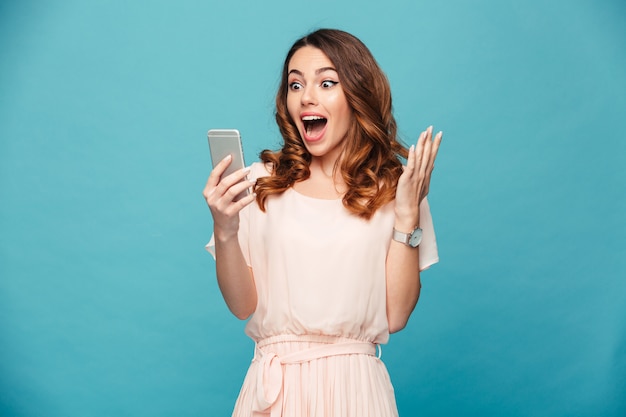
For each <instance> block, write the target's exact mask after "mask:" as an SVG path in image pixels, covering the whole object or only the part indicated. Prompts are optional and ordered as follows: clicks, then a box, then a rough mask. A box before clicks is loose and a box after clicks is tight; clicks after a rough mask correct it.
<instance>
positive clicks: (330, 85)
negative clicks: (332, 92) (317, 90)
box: [321, 80, 339, 88]
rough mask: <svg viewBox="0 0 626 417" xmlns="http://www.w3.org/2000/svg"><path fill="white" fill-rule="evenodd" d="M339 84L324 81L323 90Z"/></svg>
mask: <svg viewBox="0 0 626 417" xmlns="http://www.w3.org/2000/svg"><path fill="white" fill-rule="evenodd" d="M337 84H339V83H338V82H337V81H331V80H325V81H322V84H321V86H322V88H331V87H333V86H335V85H337Z"/></svg>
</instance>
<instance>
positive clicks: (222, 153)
mask: <svg viewBox="0 0 626 417" xmlns="http://www.w3.org/2000/svg"><path fill="white" fill-rule="evenodd" d="M208 137H209V149H210V151H211V161H212V163H213V168H215V165H217V164H218V163H219V162H220V161H221V160H222V159H224V158H226V156H227V155H231V156H232V158H233V159H232V162H231V163H230V165H229V166H228V168H226V171H224V173H223V174H222V177H226V176H228V175H230V174H232V173H233V172H235V171H237V170H238V169H242V168H244V167H245V166H246V165H245V163H244V160H243V147H242V146H241V134H239V131H238V130H237V129H211V130H209V133H208ZM248 194H250V190H249V189H248V188H246V189H245V190H244V191H243V192H241V193H240V194H239V195H238V196H237V197H235V201H237V200H240V199H242V198H243V197H245V196H247V195H248Z"/></svg>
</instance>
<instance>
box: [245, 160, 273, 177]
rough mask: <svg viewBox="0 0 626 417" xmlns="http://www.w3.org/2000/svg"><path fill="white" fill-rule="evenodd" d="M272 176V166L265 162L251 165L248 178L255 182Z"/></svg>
mask: <svg viewBox="0 0 626 417" xmlns="http://www.w3.org/2000/svg"><path fill="white" fill-rule="evenodd" d="M270 175H272V165H271V164H269V163H263V162H254V163H253V164H252V165H250V174H248V178H249V179H250V180H255V179H257V178H262V177H268V176H270Z"/></svg>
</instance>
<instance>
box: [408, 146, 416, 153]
mask: <svg viewBox="0 0 626 417" xmlns="http://www.w3.org/2000/svg"><path fill="white" fill-rule="evenodd" d="M414 151H415V145H411V147H410V148H409V153H411V152H414Z"/></svg>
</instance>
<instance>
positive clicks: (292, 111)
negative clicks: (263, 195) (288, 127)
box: [287, 94, 299, 122]
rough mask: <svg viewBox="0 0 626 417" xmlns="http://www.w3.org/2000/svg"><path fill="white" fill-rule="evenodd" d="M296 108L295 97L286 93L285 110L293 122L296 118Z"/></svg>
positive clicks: (297, 107)
mask: <svg viewBox="0 0 626 417" xmlns="http://www.w3.org/2000/svg"><path fill="white" fill-rule="evenodd" d="M298 109H299V106H298V99H297V97H294V95H293V94H287V112H288V113H289V116H291V118H292V119H293V121H294V122H295V121H297V120H298V115H299V113H298Z"/></svg>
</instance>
